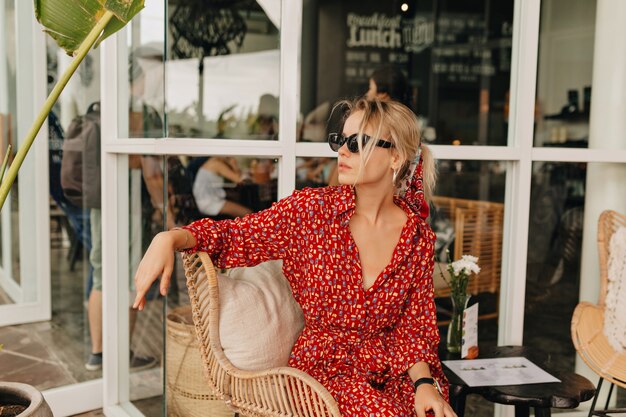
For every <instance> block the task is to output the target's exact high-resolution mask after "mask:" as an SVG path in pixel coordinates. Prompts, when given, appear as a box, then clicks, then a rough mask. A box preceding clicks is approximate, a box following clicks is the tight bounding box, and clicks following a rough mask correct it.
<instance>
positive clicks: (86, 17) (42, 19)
mask: <svg viewBox="0 0 626 417" xmlns="http://www.w3.org/2000/svg"><path fill="white" fill-rule="evenodd" d="M34 1H35V17H36V18H37V21H39V23H41V24H42V25H43V26H44V28H45V29H44V31H45V32H46V33H48V34H49V35H50V36H52V38H53V39H54V40H55V41H56V42H57V44H58V45H59V46H60V47H61V48H63V49H64V50H65V51H66V52H67V53H68V54H69V55H71V56H74V59H73V60H72V62H71V64H70V65H69V67H68V68H67V69H66V70H65V72H64V73H63V74H62V75H61V77H60V78H59V81H58V82H57V84H56V85H55V86H54V88H53V89H52V92H51V93H50V95H49V96H48V98H47V99H46V101H45V102H44V104H43V107H42V109H41V110H40V111H39V114H38V115H37V118H36V119H35V121H34V122H33V125H32V126H31V128H30V130H29V131H28V133H27V134H26V138H24V141H23V142H22V145H21V146H20V148H19V149H18V151H17V153H16V154H15V158H14V159H13V162H12V163H11V165H10V166H9V170H8V172H7V174H6V176H5V177H1V176H0V181H1V184H0V210H1V209H2V206H4V202H5V200H6V198H7V195H8V194H9V191H11V186H12V185H13V183H14V182H15V178H16V177H17V172H18V171H19V169H20V167H21V166H22V163H23V162H24V159H25V158H26V155H27V154H28V151H29V150H30V147H31V146H32V144H33V142H34V140H35V137H37V133H39V130H40V129H41V126H42V125H43V123H44V121H45V120H46V118H47V117H48V113H50V110H52V106H53V105H54V103H56V101H57V100H58V99H59V96H60V95H61V92H62V91H63V89H64V88H65V86H66V85H67V83H68V81H69V80H70V78H71V77H72V75H73V74H74V72H75V71H76V69H77V68H78V66H79V65H80V63H81V62H82V60H83V59H84V58H85V56H86V55H87V53H88V52H89V51H90V50H91V48H92V47H93V46H94V45H96V46H97V45H99V44H100V42H102V41H103V40H104V39H106V38H107V37H109V36H111V35H112V34H114V33H115V32H117V31H118V30H120V29H122V28H123V27H124V26H125V25H126V24H127V23H128V22H129V21H130V20H131V19H132V18H133V17H134V16H135V15H136V14H137V13H139V11H141V9H143V6H144V0H34ZM7 155H8V153H7ZM3 173H4V167H3V168H2V174H3Z"/></svg>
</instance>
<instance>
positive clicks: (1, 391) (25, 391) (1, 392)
mask: <svg viewBox="0 0 626 417" xmlns="http://www.w3.org/2000/svg"><path fill="white" fill-rule="evenodd" d="M18 416H19V417H53V416H52V410H50V407H49V406H48V403H47V402H46V400H45V399H44V398H43V395H41V392H39V391H38V390H37V389H36V388H34V387H32V386H30V385H28V384H20V383H17V382H0V417H18Z"/></svg>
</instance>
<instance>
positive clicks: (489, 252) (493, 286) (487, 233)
mask: <svg viewBox="0 0 626 417" xmlns="http://www.w3.org/2000/svg"><path fill="white" fill-rule="evenodd" d="M432 202H433V203H434V204H435V206H436V207H437V210H438V211H439V212H440V213H441V214H442V215H443V216H445V217H447V218H449V219H450V220H451V221H452V223H453V224H454V230H455V244H454V253H453V258H454V259H459V258H460V257H461V256H462V255H468V254H470V255H473V256H477V257H478V259H479V261H478V263H479V265H480V268H481V271H480V273H479V274H478V276H477V277H476V278H475V279H474V278H473V279H471V280H470V281H469V284H468V288H467V289H468V291H469V293H470V294H472V295H477V294H480V293H491V294H494V295H495V296H496V303H497V302H498V298H499V297H498V296H499V294H500V275H501V271H502V228H503V220H504V204H501V203H493V202H490V201H479V200H466V199H462V198H451V197H440V196H437V197H433V198H432ZM449 296H450V288H449V287H447V286H445V287H443V288H439V289H437V290H436V291H435V297H449ZM497 316H498V308H497V307H496V310H495V311H494V312H490V313H487V314H481V315H480V318H481V319H488V318H494V317H497Z"/></svg>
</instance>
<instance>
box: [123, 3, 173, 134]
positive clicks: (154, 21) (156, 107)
mask: <svg viewBox="0 0 626 417" xmlns="http://www.w3.org/2000/svg"><path fill="white" fill-rule="evenodd" d="M145 6H146V7H145V8H144V9H143V10H142V11H141V13H139V14H138V15H137V16H135V17H134V18H133V20H131V22H130V25H129V28H130V30H129V31H128V83H129V87H128V90H126V89H124V90H123V91H128V111H129V112H128V125H126V124H120V126H119V128H120V136H121V137H126V136H127V137H130V138H162V137H165V122H164V120H165V98H164V97H165V96H164V94H165V84H164V83H165V63H164V59H163V56H164V54H165V46H164V45H165V42H164V39H165V28H164V25H165V3H164V1H163V0H156V1H149V2H146V5H145ZM123 120H124V118H123Z"/></svg>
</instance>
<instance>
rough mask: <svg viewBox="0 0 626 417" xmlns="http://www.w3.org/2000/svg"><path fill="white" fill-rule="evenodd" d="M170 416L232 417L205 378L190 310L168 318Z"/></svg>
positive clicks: (168, 403) (179, 308)
mask: <svg viewBox="0 0 626 417" xmlns="http://www.w3.org/2000/svg"><path fill="white" fill-rule="evenodd" d="M165 364H166V365H165V366H166V375H167V410H168V412H167V415H168V416H170V417H208V416H210V417H233V416H234V413H233V412H232V411H231V410H230V409H229V408H228V407H227V406H226V404H225V403H224V402H223V401H221V400H220V399H218V398H217V397H216V396H215V395H214V394H213V392H211V389H210V388H209V386H208V384H207V383H206V382H205V380H204V376H203V375H202V369H203V367H202V358H201V357H200V350H199V348H198V340H197V338H196V331H195V328H194V325H193V319H192V316H191V306H183V307H178V308H175V309H174V310H172V311H171V312H170V313H169V314H168V315H167V337H166V362H165Z"/></svg>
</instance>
